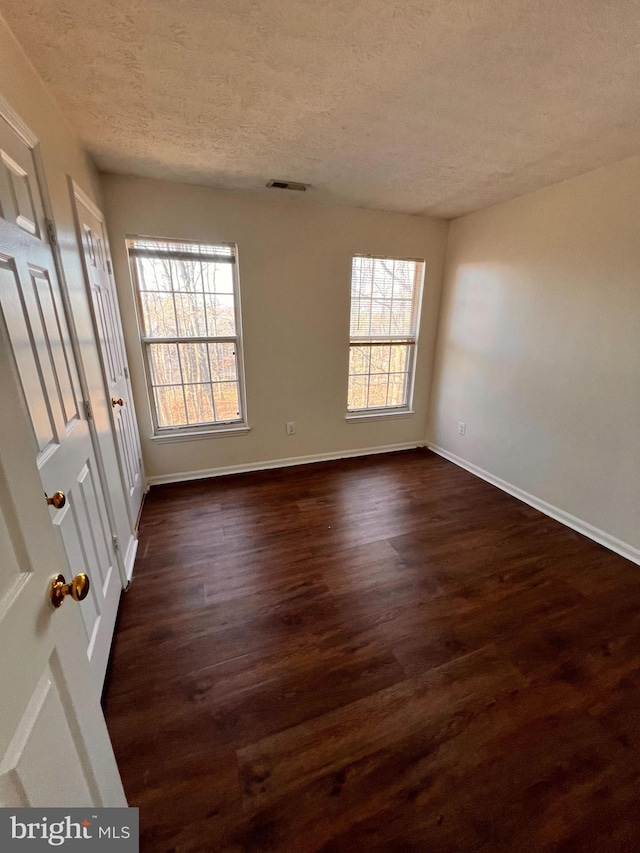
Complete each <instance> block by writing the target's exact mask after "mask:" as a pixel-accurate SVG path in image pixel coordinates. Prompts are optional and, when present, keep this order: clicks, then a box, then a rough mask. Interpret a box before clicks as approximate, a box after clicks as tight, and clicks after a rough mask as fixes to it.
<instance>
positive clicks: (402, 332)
mask: <svg viewBox="0 0 640 853" xmlns="http://www.w3.org/2000/svg"><path fill="white" fill-rule="evenodd" d="M423 277H424V261H416V260H400V259H395V258H376V257H371V256H369V255H356V256H355V257H354V259H353V264H352V268H351V340H350V353H349V393H348V402H347V409H348V411H349V413H351V414H354V415H357V414H358V413H363V414H367V413H370V414H390V413H392V412H402V411H406V412H408V411H409V410H410V408H411V398H412V394H413V377H414V371H415V353H416V344H417V341H418V325H419V319H420V299H421V295H422V280H423Z"/></svg>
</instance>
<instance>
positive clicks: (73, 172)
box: [0, 18, 131, 542]
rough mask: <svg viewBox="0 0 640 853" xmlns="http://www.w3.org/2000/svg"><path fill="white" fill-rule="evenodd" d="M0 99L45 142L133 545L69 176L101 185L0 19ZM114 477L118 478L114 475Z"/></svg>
mask: <svg viewBox="0 0 640 853" xmlns="http://www.w3.org/2000/svg"><path fill="white" fill-rule="evenodd" d="M0 57H2V62H0V96H2V97H3V98H4V99H5V100H6V101H7V103H8V104H9V106H10V107H11V108H12V109H13V110H14V111H15V112H16V113H17V114H18V115H19V116H20V117H21V119H22V120H23V121H24V122H25V124H26V125H27V126H28V127H29V129H30V130H31V131H32V132H33V133H34V134H35V135H36V137H37V138H38V141H39V143H40V149H41V152H42V159H43V163H44V169H45V173H46V179H47V185H48V190H49V195H50V198H51V205H52V209H53V216H54V220H55V223H56V227H57V231H58V241H59V244H60V249H61V253H62V263H63V267H64V273H65V279H66V284H67V290H68V294H69V298H70V301H71V306H72V311H73V321H74V324H75V327H76V330H77V333H78V339H79V341H81V345H82V353H83V362H84V368H85V375H86V379H87V383H88V390H89V393H90V397H91V402H92V406H93V413H94V419H95V424H96V428H97V430H98V433H99V436H100V447H101V451H102V453H103V458H104V463H105V468H106V470H107V472H112V475H110V481H109V491H110V494H111V503H112V506H113V510H114V514H115V525H116V530H117V532H118V535H119V536H120V540H121V541H124V542H126V541H128V539H129V536H130V535H131V525H130V523H129V520H128V516H127V509H126V504H125V502H124V496H123V492H122V484H121V481H120V477H119V474H118V462H117V457H116V453H115V445H114V443H113V437H112V433H111V412H110V409H109V408H108V407H107V400H106V396H105V391H104V386H103V384H102V374H101V367H100V361H99V356H98V352H97V349H96V348H95V345H94V334H93V328H92V323H91V313H90V309H89V303H88V299H87V294H86V290H85V283H84V277H83V272H82V264H81V259H80V253H79V251H78V244H77V241H76V233H75V226H74V215H73V207H72V201H71V193H70V190H69V185H68V177H69V176H71V177H72V178H73V179H74V180H75V181H76V183H77V184H78V185H79V186H80V187H81V188H82V189H83V190H84V191H85V192H86V193H87V195H89V196H90V197H91V198H92V199H93V200H94V201H95V202H96V203H97V204H99V205H100V204H101V202H102V198H101V192H100V180H99V177H98V174H97V172H96V170H95V168H94V167H93V165H92V163H91V161H90V160H89V159H88V157H87V156H86V154H85V153H84V152H83V150H82V149H81V146H80V145H79V143H78V140H77V138H76V137H75V135H74V133H73V131H72V129H71V128H70V127H69V126H68V125H67V124H66V122H65V119H64V117H63V115H62V113H61V112H60V110H59V108H58V106H57V104H56V102H55V100H53V98H52V97H51V96H50V95H49V93H48V92H47V90H46V89H45V87H44V85H43V84H42V81H41V80H40V78H39V77H38V76H37V74H36V73H35V71H34V69H33V67H32V66H31V65H30V63H29V62H28V60H27V58H26V57H25V55H24V53H23V52H22V49H21V48H20V47H19V46H18V44H17V42H16V41H15V39H14V38H13V35H12V34H11V32H10V30H9V29H8V27H7V26H6V24H5V23H4V21H3V20H2V18H0ZM114 472H115V473H114Z"/></svg>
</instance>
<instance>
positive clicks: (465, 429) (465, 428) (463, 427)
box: [458, 421, 467, 435]
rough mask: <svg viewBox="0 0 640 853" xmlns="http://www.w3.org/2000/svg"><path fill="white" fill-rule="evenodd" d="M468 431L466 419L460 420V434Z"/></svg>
mask: <svg viewBox="0 0 640 853" xmlns="http://www.w3.org/2000/svg"><path fill="white" fill-rule="evenodd" d="M466 431H467V425H466V423H465V422H464V421H458V435H465V433H466Z"/></svg>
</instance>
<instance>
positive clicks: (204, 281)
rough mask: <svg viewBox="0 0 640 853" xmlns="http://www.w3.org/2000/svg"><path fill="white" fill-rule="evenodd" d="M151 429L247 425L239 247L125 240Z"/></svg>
mask: <svg viewBox="0 0 640 853" xmlns="http://www.w3.org/2000/svg"><path fill="white" fill-rule="evenodd" d="M127 247H128V249H129V257H130V260H131V268H132V274H133V280H134V283H135V285H136V291H137V297H138V299H137V302H138V310H139V320H140V329H141V336H142V346H143V349H144V355H145V367H146V373H147V381H148V385H149V399H150V402H151V411H152V415H153V421H154V430H155V434H156V435H170V434H180V433H182V434H184V433H185V432H188V433H197V432H211V431H213V430H215V431H218V430H225V429H226V430H230V429H234V428H238V427H242V426H244V411H243V409H244V406H243V399H244V394H243V383H242V344H241V328H240V300H239V297H238V275H237V265H236V247H235V246H234V245H230V244H224V245H223V244H219V245H202V244H199V243H187V242H174V241H170V240H146V239H141V238H134V239H129V240H127Z"/></svg>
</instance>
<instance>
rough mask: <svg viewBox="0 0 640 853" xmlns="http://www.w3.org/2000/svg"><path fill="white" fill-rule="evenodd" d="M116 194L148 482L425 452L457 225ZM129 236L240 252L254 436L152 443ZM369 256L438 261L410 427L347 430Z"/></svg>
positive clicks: (284, 204) (111, 217)
mask: <svg viewBox="0 0 640 853" xmlns="http://www.w3.org/2000/svg"><path fill="white" fill-rule="evenodd" d="M103 190H104V195H105V201H106V214H107V222H108V225H109V233H110V241H111V252H112V255H113V260H114V265H115V271H116V278H117V280H118V287H119V293H120V304H121V309H122V313H123V320H124V326H125V336H126V340H127V349H128V353H129V360H130V368H131V374H132V379H133V385H134V393H135V397H136V407H137V411H138V417H139V420H140V425H141V438H142V443H143V452H144V459H145V465H146V470H147V474H148V475H150V476H151V477H152V478H153V477H158V476H172V475H178V474H180V473H182V472H187V473H188V472H195V471H199V470H203V469H204V470H209V469H217V468H224V467H227V466H236V465H252V464H255V463H261V462H268V461H271V460H278V459H289V458H292V457H304V456H308V455H314V454H324V453H327V454H329V453H331V454H334V453H335V454H339V453H341V452H349V451H352V450H357V449H368V448H374V447H384V446H389V445H397V444H423V443H424V438H425V432H426V423H427V404H428V395H429V387H430V382H431V364H432V355H433V348H434V341H435V331H436V323H437V315H438V308H439V300H440V282H441V276H442V264H443V257H444V251H445V242H446V235H447V223H446V222H443V221H440V220H434V219H427V218H424V217H417V216H403V215H400V214H393V213H381V212H377V211H371V210H360V209H354V208H347V207H330V206H324V205H318V204H315V203H313V202H312V201H310V200H309V198H308V197H304V196H303V197H301V196H295V197H293V198H292V197H290V196H286V197H283V196H277V197H276V196H274V197H273V198H264V197H262V196H259V195H257V194H252V193H233V192H224V191H216V190H212V189H210V188H205V187H196V186H189V185H184V184H177V183H175V184H173V183H164V182H160V181H153V180H144V179H136V178H126V177H116V176H111V175H105V176H104V181H103ZM276 192H277V191H274V193H276ZM127 234H140V235H146V236H158V237H178V238H185V239H192V240H203V241H206V240H213V241H215V240H222V241H228V242H235V243H237V244H238V257H239V271H240V289H241V298H242V314H243V326H244V343H245V368H246V382H247V398H248V421H249V424H250V426H251V428H252V429H251V431H250V432H249V433H248V434H247V435H239V436H228V437H224V438H207V439H201V438H200V439H198V440H194V441H180V442H171V443H166V442H164V441H153V440H151V439H150V436H151V432H152V428H151V421H150V416H149V404H148V399H147V392H146V387H145V380H144V375H143V364H142V354H141V349H140V345H139V341H138V332H137V326H136V318H135V307H134V300H133V294H132V289H131V280H130V275H129V269H128V265H127V257H126V250H125V236H126V235H127ZM357 252H364V253H371V254H383V255H389V256H392V257H393V256H398V257H423V258H425V259H426V261H427V266H426V279H425V291H424V299H423V313H422V325H421V329H420V341H419V349H418V368H417V376H416V392H415V399H414V408H415V414H414V415H412V416H410V417H407V418H403V419H388V420H379V421H377V422H375V423H347V422H346V421H345V417H344V416H345V413H346V393H347V364H348V340H349V295H350V273H351V257H352V255H353V254H354V253H357ZM287 421H295V422H296V423H297V433H296V435H294V436H287V435H286V434H285V423H286V422H287Z"/></svg>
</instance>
